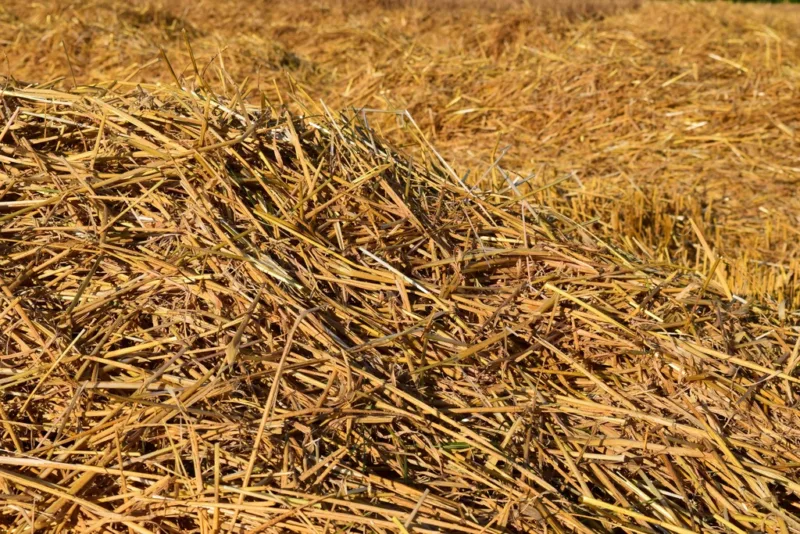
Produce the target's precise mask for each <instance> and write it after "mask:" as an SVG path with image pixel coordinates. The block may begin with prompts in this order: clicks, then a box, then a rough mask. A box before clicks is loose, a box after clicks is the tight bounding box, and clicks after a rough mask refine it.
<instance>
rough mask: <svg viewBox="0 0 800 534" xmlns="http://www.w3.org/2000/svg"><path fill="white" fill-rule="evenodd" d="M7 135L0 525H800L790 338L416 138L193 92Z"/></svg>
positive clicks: (725, 293) (138, 94) (724, 293)
mask: <svg viewBox="0 0 800 534" xmlns="http://www.w3.org/2000/svg"><path fill="white" fill-rule="evenodd" d="M126 87H129V88H130V90H129V89H126ZM2 113H3V124H4V126H3V128H2V130H1V131H0V172H1V173H2V174H0V186H1V187H2V189H1V190H0V224H1V225H2V226H0V273H2V288H0V292H1V293H2V295H1V296H0V298H2V301H3V306H2V312H0V335H1V336H2V343H3V347H4V355H3V356H2V358H1V359H0V407H1V408H2V413H0V419H1V420H2V425H0V445H1V446H2V449H3V450H4V452H3V453H2V456H0V493H2V496H0V499H2V501H3V503H2V507H0V521H2V524H3V525H4V528H5V529H6V531H7V532H14V533H19V534H22V533H25V532H32V531H38V532H43V531H47V532H50V531H52V532H55V531H59V532H101V531H106V532H124V531H126V530H127V531H128V532H138V533H155V532H268V531H291V532H322V531H326V532H328V531H342V530H346V531H375V532H401V533H406V532H444V531H447V532H464V533H474V534H478V533H483V532H486V533H499V532H545V531H546V532H585V533H589V532H620V531H624V532H653V533H655V532H676V533H687V532H707V531H710V530H717V531H723V532H736V533H740V532H747V531H753V530H758V531H765V532H776V533H777V532H788V531H795V532H797V531H800V510H798V508H797V503H798V502H800V500H799V499H798V497H800V483H798V469H800V457H799V456H798V446H800V430H798V429H800V424H799V423H800V417H798V410H797V408H796V403H797V399H798V396H800V388H798V384H800V379H799V378H797V376H796V367H797V365H798V363H800V332H798V329H797V327H796V326H795V325H796V324H797V315H796V314H793V313H792V311H791V310H786V309H772V308H771V307H770V305H769V304H768V303H767V304H764V303H759V302H750V301H746V300H745V299H742V298H738V297H736V296H735V295H733V294H731V292H730V288H729V287H727V286H726V284H725V278H724V277H722V276H719V272H717V271H716V269H711V270H709V272H708V273H704V274H702V275H701V274H697V273H693V272H690V271H688V270H685V269H684V270H676V269H674V268H672V267H669V266H664V265H659V264H655V263H653V264H648V263H646V262H643V261H641V260H639V259H637V258H636V257H634V256H631V255H629V254H627V253H623V252H620V251H618V250H616V249H615V248H613V247H612V246H611V245H609V244H607V243H606V242H605V241H603V240H602V239H600V238H598V237H596V236H594V235H593V234H592V233H591V232H590V231H588V230H587V229H586V228H584V227H583V226H581V225H576V224H574V223H572V222H571V221H569V220H568V219H566V218H565V217H563V216H561V215H559V214H558V213H555V212H550V211H548V210H545V209H543V208H542V209H540V208H538V207H536V206H532V205H531V204H530V203H528V201H527V200H526V198H524V197H523V196H520V195H519V194H518V191H517V188H516V186H515V182H514V181H512V180H511V179H509V182H508V184H507V186H506V187H504V188H498V189H497V190H495V191H490V192H485V191H480V190H477V189H475V190H473V189H470V188H469V187H468V186H466V185H464V184H463V183H462V182H461V181H460V180H459V177H458V176H457V175H456V174H455V173H454V172H453V171H452V169H451V168H450V167H449V166H448V165H447V164H446V163H445V161H444V160H443V159H441V158H440V157H439V156H438V154H437V153H436V152H435V151H434V150H433V149H432V148H431V146H430V145H429V144H428V143H427V142H426V141H425V139H424V138H423V137H422V135H421V133H420V131H419V130H418V129H417V128H416V127H415V123H413V121H412V120H411V119H410V117H405V124H406V128H407V136H408V138H409V139H411V140H413V142H414V143H415V144H416V145H417V149H416V150H415V153H416V154H417V156H416V157H415V158H414V159H413V160H412V159H411V158H408V157H405V156H403V155H402V154H401V153H399V152H398V151H396V150H393V149H392V148H391V147H389V146H387V144H385V143H384V142H382V141H381V139H380V138H379V136H377V135H376V134H375V133H374V132H373V131H371V130H370V129H369V128H367V126H366V125H365V124H364V123H363V122H361V120H360V118H359V117H360V115H358V114H344V115H341V116H333V114H331V113H330V112H328V111H327V109H325V108H324V107H322V108H320V109H316V108H313V109H312V108H309V109H307V112H306V113H305V116H304V117H292V116H290V115H289V114H288V113H287V112H285V111H283V110H278V109H273V108H271V107H270V106H269V105H268V103H267V102H264V104H263V105H262V106H261V107H252V106H248V105H244V104H243V103H242V102H241V101H240V100H238V101H237V99H236V98H232V99H223V98H221V97H217V96H213V95H212V94H211V93H210V92H208V91H204V90H199V89H198V90H197V91H189V90H184V89H180V88H178V87H176V86H140V87H135V86H134V87H131V86H126V85H124V84H121V85H117V86H116V87H115V88H113V89H112V88H110V87H105V88H103V87H101V86H98V87H94V88H77V89H76V90H74V91H72V92H63V91H56V90H53V89H50V88H42V87H36V86H21V85H13V84H7V85H6V88H5V89H4V90H3V93H2ZM715 267H716V266H715Z"/></svg>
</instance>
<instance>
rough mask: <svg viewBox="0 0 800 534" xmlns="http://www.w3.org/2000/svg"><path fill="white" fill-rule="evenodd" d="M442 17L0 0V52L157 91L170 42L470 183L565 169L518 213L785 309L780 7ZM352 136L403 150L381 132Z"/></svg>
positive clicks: (217, 80)
mask: <svg viewBox="0 0 800 534" xmlns="http://www.w3.org/2000/svg"><path fill="white" fill-rule="evenodd" d="M461 4H462V5H461V6H460V7H457V8H448V9H442V8H441V6H439V4H438V3H433V4H431V3H429V4H425V3H417V4H415V5H414V6H413V7H409V8H392V9H381V8H375V7H373V8H370V9H366V8H364V7H363V4H362V3H361V2H355V1H342V2H339V3H332V4H324V3H319V2H317V3H311V4H309V5H305V4H304V5H303V6H298V5H297V4H296V3H294V2H292V3H286V2H277V3H275V4H273V5H271V6H270V9H269V10H264V9H263V6H260V5H259V4H257V3H252V2H243V1H240V0H231V1H229V2H220V3H213V4H207V5H205V4H203V5H195V4H194V3H189V2H169V3H164V4H160V3H157V2H133V3H126V4H118V3H113V2H108V1H106V0H93V1H92V2H87V3H82V4H80V5H76V4H60V5H56V6H54V5H51V4H32V5H31V4H29V3H28V2H21V1H19V0H11V1H10V2H6V3H4V5H3V6H2V7H0V13H4V14H2V15H0V40H3V41H5V42H6V43H8V46H7V47H6V52H7V56H6V58H5V61H4V63H5V67H4V69H7V70H8V71H9V72H10V73H12V74H13V75H14V76H15V77H16V78H18V79H20V80H26V79H30V80H38V81H41V80H49V79H54V80H58V79H60V80H61V81H60V82H57V83H58V84H60V85H62V86H67V87H69V86H71V85H72V84H73V80H72V75H73V74H74V76H75V81H77V83H79V84H88V83H94V82H97V81H103V80H108V79H127V80H132V81H139V80H141V81H145V82H152V81H155V80H162V81H170V80H171V75H170V73H169V71H168V70H167V69H166V68H164V65H163V62H161V61H160V60H159V58H160V52H159V47H163V48H164V49H165V50H166V52H167V54H168V56H169V57H170V58H171V60H172V62H173V64H174V65H175V68H176V70H177V72H178V75H179V76H184V75H186V76H190V75H191V68H190V65H191V61H190V58H189V55H188V50H187V47H186V44H185V39H184V36H183V31H184V30H185V31H186V35H187V37H188V39H189V40H190V41H191V43H192V46H193V48H194V50H195V53H196V56H197V59H198V62H199V64H200V67H201V68H204V69H206V72H207V78H208V80H209V83H211V84H212V85H213V86H214V87H217V88H220V89H222V88H223V87H224V86H230V85H231V84H242V86H243V92H244V93H246V94H248V95H250V96H252V97H253V98H254V100H251V101H257V94H258V93H259V92H260V91H265V92H266V93H267V94H268V96H269V97H270V98H271V99H273V100H276V101H277V100H278V98H279V94H278V91H279V90H280V91H285V90H287V83H286V76H285V75H284V74H282V73H285V72H288V73H289V74H290V75H291V76H292V77H293V78H294V79H295V80H296V81H297V83H298V84H299V85H300V87H302V88H304V89H305V90H306V92H307V93H308V94H309V95H311V96H312V97H313V98H314V99H318V98H321V99H324V101H325V102H326V103H327V104H328V105H329V106H330V107H331V108H332V109H341V108H343V107H346V106H351V105H352V106H357V107H369V108H375V109H398V110H405V109H408V110H410V112H411V113H412V115H413V116H414V117H415V119H416V120H417V122H418V123H419V124H420V126H421V128H422V129H423V130H424V131H425V133H426V135H428V136H429V137H430V138H431V139H432V141H433V142H435V144H436V146H437V147H439V148H440V149H441V151H442V153H443V154H444V156H445V157H446V158H447V159H448V160H450V161H453V162H454V164H455V165H456V167H457V169H458V172H459V173H464V172H465V171H466V170H472V173H471V175H470V178H469V180H473V179H477V177H480V176H484V171H485V170H486V168H487V167H488V166H489V165H490V164H491V163H492V162H494V161H495V160H496V159H497V158H498V156H500V155H501V154H502V155H503V158H502V160H501V161H500V165H501V166H502V167H503V168H505V169H511V170H514V171H517V172H518V173H519V174H520V175H521V176H522V177H523V178H526V179H530V181H529V182H528V183H527V185H525V186H522V188H523V190H534V189H536V188H538V187H541V186H542V185H545V184H547V183H551V182H553V181H554V180H558V179H560V178H562V177H564V176H566V175H571V174H573V173H574V174H575V176H576V177H577V179H575V180H572V179H571V180H567V181H564V182H562V183H560V184H559V186H558V187H557V188H549V189H546V190H544V191H543V192H541V193H539V194H537V195H534V197H533V199H532V201H533V200H535V202H536V203H539V204H543V205H548V206H552V207H557V209H558V210H560V211H561V212H562V213H566V214H568V215H569V216H571V217H572V218H574V219H576V220H579V221H581V222H583V223H587V224H590V225H591V227H592V229H593V230H594V231H595V232H597V233H599V234H602V235H604V236H606V238H608V239H611V240H613V241H615V242H616V243H617V245H618V246H620V247H621V248H623V249H625V250H628V251H629V252H631V253H633V254H636V255H640V254H645V255H647V256H648V257H650V258H653V259H654V260H658V261H666V262H671V263H675V264H681V265H687V266H690V267H692V268H696V269H699V270H707V269H708V268H709V267H710V262H711V259H710V256H709V255H708V254H706V253H705V251H704V249H705V247H704V246H703V244H702V241H703V239H705V241H706V242H707V243H708V245H709V247H710V249H711V250H713V251H714V254H716V255H719V256H720V257H722V258H723V262H722V264H721V266H720V269H724V270H725V273H726V276H727V277H728V279H729V284H730V285H731V287H732V288H733V290H734V291H736V292H737V293H739V294H742V295H754V296H769V297H771V298H775V299H776V301H780V300H786V302H787V305H789V306H794V307H796V306H798V305H800V292H798V291H796V287H797V276H798V274H797V273H798V269H800V263H799V261H800V260H799V259H798V258H800V247H798V246H797V242H798V239H797V237H798V231H797V226H798V215H797V214H798V213H800V201H798V197H797V189H798V188H797V184H798V172H800V171H798V169H800V163H799V162H798V157H797V138H796V137H797V134H796V131H797V128H798V127H800V123H798V122H797V117H798V116H800V109H798V102H800V95H798V89H797V88H798V76H799V75H800V74H799V73H798V70H797V64H798V61H799V56H800V54H798V42H797V40H796V35H797V28H798V27H800V12H798V10H797V9H796V8H791V7H788V8H787V7H786V6H744V5H730V4H714V3H710V4H709V3H700V4H696V5H693V4H679V5H676V4H662V3H647V4H645V5H643V6H642V7H641V9H638V10H633V11H629V12H623V13H622V14H620V15H615V16H611V17H608V18H606V19H605V20H600V21H594V20H590V21H587V22H582V21H581V19H580V18H579V19H578V20H577V21H570V20H568V19H566V18H564V17H561V16H558V15H557V14H554V13H552V12H551V13H548V14H543V13H541V10H540V9H539V7H541V3H538V2H534V3H533V4H531V3H524V2H523V3H521V4H520V6H519V7H518V8H516V9H513V10H511V11H509V10H502V9H501V10H494V11H493V10H487V9H481V8H478V7H476V6H475V5H474V4H470V3H468V2H467V3H464V2H462V3H461ZM593 4H594V5H598V4H597V3H593ZM558 5H562V4H560V3H559V4H558ZM331 6H332V7H331ZM62 42H64V43H65V44H66V50H67V52H68V53H69V57H70V60H71V70H70V68H69V66H68V64H67V61H66V56H65V51H64V48H63V47H62V44H61V43H62ZM223 64H224V70H225V71H226V72H228V73H230V78H229V79H227V78H225V77H224V76H223V75H222V74H221V72H222V70H221V69H222V67H223ZM275 83H277V85H274V84H275ZM248 91H249V93H248ZM370 121H371V124H372V125H373V126H374V127H376V128H379V129H380V130H381V131H382V133H383V134H384V135H385V136H386V137H388V138H390V139H394V140H395V141H397V142H401V143H402V142H403V141H402V133H401V134H400V135H399V136H398V137H397V138H395V137H394V133H395V130H396V126H395V121H394V119H393V118H391V117H389V118H387V120H383V121H381V120H380V116H378V115H373V116H371V117H370ZM506 149H507V150H506ZM498 176H499V175H498V173H497V172H494V173H489V174H487V175H485V176H484V179H483V182H482V183H481V184H480V185H481V186H482V187H489V184H488V183H487V182H488V181H492V180H494V181H495V182H496V181H497V180H500V181H501V182H502V179H500V178H498ZM690 219H691V220H693V221H694V222H695V225H692V224H691V222H690ZM695 226H697V228H698V229H699V231H700V233H702V235H703V239H701V238H700V237H699V235H698V232H697V231H696V230H695Z"/></svg>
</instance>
